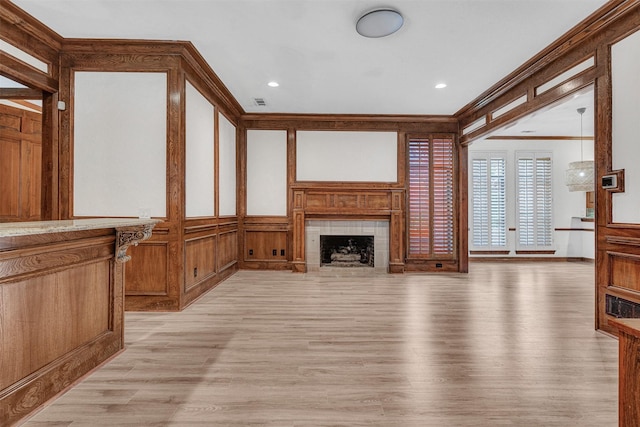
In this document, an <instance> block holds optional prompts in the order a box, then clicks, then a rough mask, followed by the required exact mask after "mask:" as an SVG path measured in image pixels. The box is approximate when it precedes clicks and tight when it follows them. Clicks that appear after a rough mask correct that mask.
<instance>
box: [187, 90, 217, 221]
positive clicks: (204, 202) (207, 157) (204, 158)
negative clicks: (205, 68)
mask: <svg viewBox="0 0 640 427" xmlns="http://www.w3.org/2000/svg"><path fill="white" fill-rule="evenodd" d="M185 98H186V118H185V133H186V148H185V151H186V153H185V157H186V165H185V167H186V170H185V216H186V217H203V216H214V215H215V202H214V196H215V194H214V193H215V176H214V172H215V163H214V162H215V159H214V156H215V153H214V128H215V126H214V108H213V105H212V104H211V103H210V102H209V101H208V100H207V99H206V98H205V97H204V96H203V95H202V94H201V93H200V92H198V90H197V89H196V88H195V87H193V86H192V85H191V84H190V83H189V82H187V83H186V90H185Z"/></svg>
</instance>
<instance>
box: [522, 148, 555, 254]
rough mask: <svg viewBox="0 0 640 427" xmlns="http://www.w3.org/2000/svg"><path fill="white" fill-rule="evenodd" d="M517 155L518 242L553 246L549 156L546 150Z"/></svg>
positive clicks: (528, 246)
mask: <svg viewBox="0 0 640 427" xmlns="http://www.w3.org/2000/svg"><path fill="white" fill-rule="evenodd" d="M517 156H518V158H517V169H518V171H517V186H518V188H517V198H518V200H517V201H518V206H517V224H518V226H517V234H518V238H517V241H518V246H519V247H520V248H523V249H532V250H536V249H549V248H550V247H551V246H553V213H552V209H551V208H552V194H551V185H552V184H551V167H552V164H551V156H550V154H549V153H518V154H517Z"/></svg>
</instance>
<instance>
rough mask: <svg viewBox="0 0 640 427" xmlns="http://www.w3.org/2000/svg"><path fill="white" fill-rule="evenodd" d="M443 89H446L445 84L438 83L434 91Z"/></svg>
mask: <svg viewBox="0 0 640 427" xmlns="http://www.w3.org/2000/svg"><path fill="white" fill-rule="evenodd" d="M445 87H447V84H446V83H438V84H437V85H436V89H444V88H445Z"/></svg>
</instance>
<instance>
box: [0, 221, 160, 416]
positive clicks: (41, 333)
mask: <svg viewBox="0 0 640 427" xmlns="http://www.w3.org/2000/svg"><path fill="white" fill-rule="evenodd" d="M156 222H157V221H155V220H125V219H116V220H107V219H93V220H76V221H44V222H24V223H15V222H14V223H6V224H0V302H1V303H0V348H1V349H2V351H0V367H1V369H0V425H3V426H5V425H12V424H14V423H15V422H17V421H19V420H20V419H21V418H24V417H25V416H27V415H29V414H30V413H31V412H33V411H35V410H37V409H38V408H39V407H40V406H41V405H43V404H44V403H45V402H46V401H47V400H49V399H51V398H53V397H54V396H56V395H58V394H59V393H60V392H62V391H64V390H66V389H67V388H69V387H71V385H73V383H74V382H75V381H76V380H78V379H79V378H81V377H82V376H83V375H85V374H86V373H87V372H89V371H90V370H92V369H94V368H95V367H97V366H99V365H100V364H101V363H103V362H104V361H105V360H107V359H108V358H109V357H111V356H113V355H114V354H116V353H118V352H119V351H120V350H122V348H123V347H124V333H123V331H124V329H123V328H124V323H123V322H124V305H123V286H124V283H123V281H124V270H123V263H124V262H126V261H127V260H128V259H129V257H128V256H127V255H126V254H125V253H126V250H127V248H128V247H129V245H131V244H137V242H138V241H140V240H144V239H146V238H148V237H149V236H150V235H151V228H152V227H153V225H154V224H155V223H156Z"/></svg>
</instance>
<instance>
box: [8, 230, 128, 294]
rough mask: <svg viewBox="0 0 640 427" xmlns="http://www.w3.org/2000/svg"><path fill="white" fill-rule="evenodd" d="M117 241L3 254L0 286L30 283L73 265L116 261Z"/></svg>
mask: <svg viewBox="0 0 640 427" xmlns="http://www.w3.org/2000/svg"><path fill="white" fill-rule="evenodd" d="M114 252H115V239H114V238H113V237H104V238H99V239H91V240H89V241H82V242H75V243H74V244H55V245H52V246H51V247H47V248H46V250H42V249H40V250H37V249H25V250H16V251H11V252H6V253H2V252H0V271H1V272H2V277H1V278H0V283H5V282H9V281H14V280H17V279H21V280H24V279H27V278H30V277H35V276H40V275H43V274H47V273H51V272H54V271H59V270H63V269H65V268H68V267H69V266H71V265H80V264H86V263H92V262H96V261H99V260H104V259H108V258H111V257H113V255H114Z"/></svg>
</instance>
